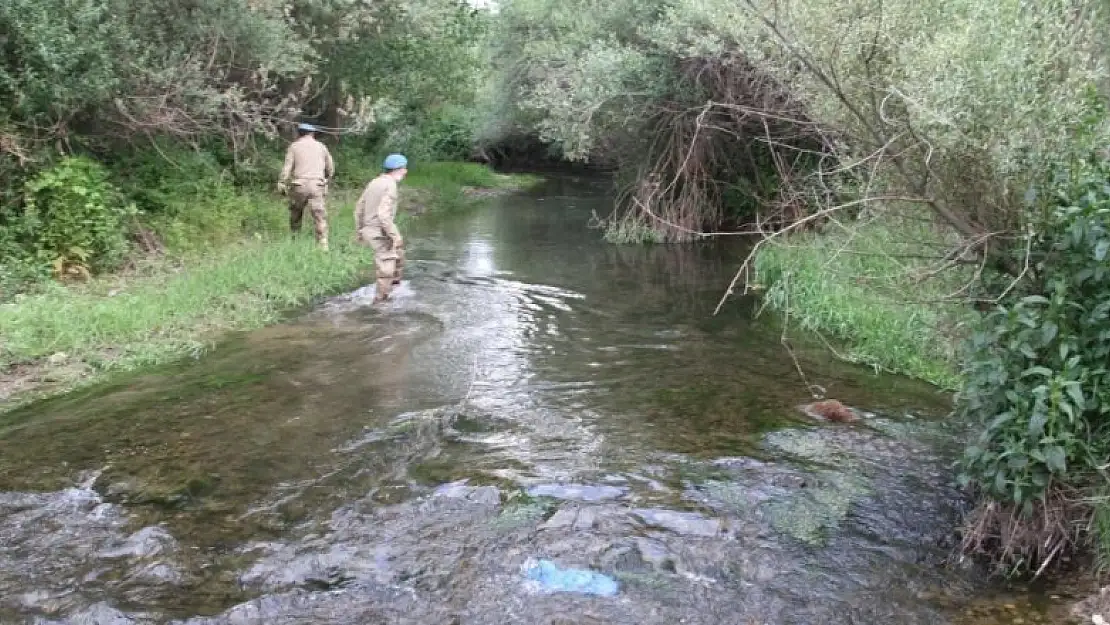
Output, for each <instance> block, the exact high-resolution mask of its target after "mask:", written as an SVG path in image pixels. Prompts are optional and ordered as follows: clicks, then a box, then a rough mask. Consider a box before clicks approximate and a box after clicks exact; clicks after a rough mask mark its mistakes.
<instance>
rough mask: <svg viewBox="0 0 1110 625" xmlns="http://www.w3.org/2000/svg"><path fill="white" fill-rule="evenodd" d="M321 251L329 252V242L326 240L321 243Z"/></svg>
mask: <svg viewBox="0 0 1110 625" xmlns="http://www.w3.org/2000/svg"><path fill="white" fill-rule="evenodd" d="M320 249H321V250H322V251H324V252H326V251H328V242H327V240H326V239H325V240H323V241H320Z"/></svg>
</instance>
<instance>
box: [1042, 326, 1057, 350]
mask: <svg viewBox="0 0 1110 625" xmlns="http://www.w3.org/2000/svg"><path fill="white" fill-rule="evenodd" d="M1059 331H1060V328H1058V327H1057V326H1056V324H1055V323H1052V322H1051V321H1047V322H1045V324H1044V325H1043V326H1041V340H1042V341H1044V343H1045V345H1047V344H1049V343H1051V342H1052V339H1054V338H1056V335H1057V334H1058V333H1059Z"/></svg>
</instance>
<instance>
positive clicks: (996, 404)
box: [959, 159, 1110, 512]
mask: <svg viewBox="0 0 1110 625" xmlns="http://www.w3.org/2000/svg"><path fill="white" fill-rule="evenodd" d="M1050 191H1051V194H1050V195H1048V197H1047V198H1046V199H1045V200H1044V202H1045V212H1046V215H1045V218H1044V220H1043V228H1042V229H1041V230H1039V231H1038V232H1036V233H1035V236H1034V237H1033V239H1032V240H1031V241H1030V255H1029V263H1030V264H1029V268H1030V271H1031V273H1032V276H1033V279H1032V280H1030V281H1029V282H1028V283H1027V284H1026V285H1022V286H1021V287H1020V288H1018V289H1015V290H1014V292H1013V295H1011V296H1009V297H1008V298H1007V299H1006V300H1005V301H1003V302H1002V304H1001V305H1000V306H999V307H998V308H997V309H996V310H994V311H993V312H991V313H990V314H988V315H986V317H985V318H984V319H983V321H982V325H981V327H980V328H979V329H978V331H977V332H976V333H975V334H974V336H973V337H972V339H971V341H970V344H969V351H968V356H967V360H966V374H965V375H966V380H967V381H966V384H965V386H964V389H963V391H962V393H961V394H960V398H959V406H960V411H961V412H962V414H964V415H965V416H967V417H971V418H974V419H977V420H978V421H979V422H980V423H981V425H982V431H981V434H980V436H979V438H978V440H977V441H976V443H975V444H974V445H971V446H969V447H968V448H967V450H966V452H965V454H964V457H963V461H962V473H961V476H960V479H961V481H962V482H963V483H964V484H971V485H974V486H975V487H976V488H977V489H978V490H980V491H981V492H983V493H984V494H986V495H988V496H989V497H991V498H993V499H996V500H1000V501H1003V502H1012V503H1013V504H1015V505H1017V506H1021V507H1023V508H1024V509H1025V510H1026V511H1027V512H1028V511H1030V510H1032V507H1033V502H1034V501H1036V500H1038V499H1039V498H1041V497H1042V496H1043V495H1044V493H1045V491H1046V489H1047V488H1048V487H1049V486H1050V485H1051V484H1052V483H1053V482H1054V481H1058V482H1063V483H1066V484H1070V485H1081V484H1082V483H1083V482H1084V481H1086V480H1088V479H1090V478H1091V476H1092V475H1093V474H1094V473H1096V472H1098V471H1101V470H1102V465H1103V464H1104V462H1105V459H1106V458H1107V456H1108V455H1110V437H1108V434H1110V431H1108V426H1110V163H1108V162H1107V161H1099V160H1097V159H1095V160H1093V161H1091V162H1086V163H1082V164H1080V165H1077V166H1075V167H1073V168H1071V169H1070V170H1068V171H1066V172H1064V173H1061V174H1060V175H1058V176H1056V177H1055V179H1054V181H1053V183H1052V185H1051V187H1050Z"/></svg>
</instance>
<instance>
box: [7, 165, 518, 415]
mask: <svg viewBox="0 0 1110 625" xmlns="http://www.w3.org/2000/svg"><path fill="white" fill-rule="evenodd" d="M519 183H520V180H519V179H517V178H516V177H509V176H502V175H499V174H496V173H494V172H492V171H489V170H488V169H486V168H484V167H482V166H480V165H474V164H463V163H429V164H425V165H421V166H420V167H419V168H417V167H414V169H413V174H412V175H411V176H410V177H409V178H408V179H407V180H406V182H405V183H404V186H403V187H402V200H404V199H405V198H406V196H407V197H409V198H411V197H412V196H418V197H423V198H426V199H427V201H429V202H430V205H429V207H428V208H429V210H432V211H439V210H440V209H441V205H440V204H439V200H441V199H442V198H444V197H450V196H454V195H458V196H459V197H463V196H462V191H461V189H462V186H463V185H466V186H473V187H478V188H484V189H490V188H509V187H512V186H514V185H517V184H519ZM360 191H361V189H360V188H349V189H344V190H341V191H338V192H335V193H333V194H332V195H331V196H330V198H329V214H330V215H329V229H330V236H329V239H330V241H331V243H332V245H331V250H330V251H329V252H322V251H320V250H319V249H317V247H316V245H315V243H314V241H313V237H312V234H311V229H312V226H311V220H310V218H309V217H308V216H306V217H305V219H306V220H307V223H306V224H305V225H304V227H303V228H304V231H303V232H302V234H301V235H300V236H299V237H296V238H294V237H292V236H290V234H289V232H288V225H287V221H286V215H287V212H286V208H285V203H284V202H283V201H282V200H281V199H280V198H278V197H277V196H276V195H272V194H268V193H265V192H257V191H256V192H240V194H239V195H237V196H233V197H230V198H228V199H229V200H230V201H229V202H227V203H224V204H222V205H220V206H216V207H213V206H210V205H209V202H208V201H201V200H198V202H197V203H196V204H195V206H194V207H193V208H192V209H191V210H187V211H184V212H183V213H182V214H181V215H180V216H179V217H178V218H177V219H176V220H175V221H172V222H168V223H160V224H157V227H158V229H159V230H160V231H163V232H167V231H168V232H171V233H177V234H178V235H179V236H180V237H181V240H179V241H176V243H175V246H174V247H175V253H174V254H172V255H167V256H163V257H160V258H156V259H147V260H145V261H143V262H141V263H140V264H139V266H137V267H136V268H135V269H133V270H131V271H129V272H127V273H121V274H115V275H107V276H103V277H99V278H97V279H94V280H92V281H91V282H89V283H85V284H80V285H74V286H68V287H67V286H62V285H60V284H53V285H50V286H48V287H47V288H45V289H43V290H42V291H40V292H36V293H34V294H28V295H23V296H17V297H16V298H14V299H12V300H10V301H7V302H4V303H2V304H0V337H3V338H2V340H0V384H2V381H3V380H2V377H3V376H2V374H3V372H4V371H5V370H10V369H11V368H12V367H13V366H14V365H17V364H23V365H27V364H30V365H33V366H37V367H41V368H43V370H44V371H49V370H50V369H51V368H58V369H62V368H63V366H67V365H68V366H69V367H70V369H77V370H80V371H82V374H81V375H82V377H84V378H85V379H90V378H94V377H96V376H97V375H98V374H101V373H104V372H108V371H117V370H130V369H136V368H139V367H144V366H149V365H152V364H157V363H161V362H165V361H168V360H172V359H175V358H178V357H180V356H183V355H189V354H194V355H195V354H199V353H201V352H203V351H205V350H206V349H208V348H209V347H211V346H212V345H213V344H214V343H215V342H216V341H217V340H219V338H220V337H221V336H222V335H223V334H224V333H226V332H228V331H232V330H247V329H253V328H258V327H261V326H264V325H267V324H271V323H274V322H275V321H278V320H280V319H281V318H282V316H283V315H285V314H286V313H288V312H289V311H290V310H291V309H295V308H297V307H299V306H303V305H306V304H308V303H310V302H312V301H313V300H315V299H317V298H320V297H323V296H326V295H328V294H331V293H335V292H337V291H340V290H342V289H345V288H352V287H354V286H356V285H357V284H359V283H360V281H368V280H369V279H370V276H372V266H373V254H372V253H371V252H370V251H369V250H368V249H367V248H364V247H361V246H359V245H357V244H355V243H354V235H353V229H354V224H353V216H352V212H353V205H354V201H355V200H356V199H357V197H358V194H359V192H360ZM452 206H456V205H452ZM210 209H216V210H218V211H222V213H226V215H225V217H218V216H217V217H216V218H215V223H213V221H211V220H209V221H205V214H199V215H197V214H194V213H197V212H202V211H209V210H210ZM222 213H221V214H222ZM231 232H235V233H236V234H237V235H238V237H237V238H236V240H234V241H233V242H230V243H229V242H228V241H227V239H228V238H229V237H230V234H229V233H231ZM48 363H49V364H48ZM2 390H3V389H2V388H0V391H2ZM2 395H3V393H2V392H0V397H2ZM0 406H2V403H0Z"/></svg>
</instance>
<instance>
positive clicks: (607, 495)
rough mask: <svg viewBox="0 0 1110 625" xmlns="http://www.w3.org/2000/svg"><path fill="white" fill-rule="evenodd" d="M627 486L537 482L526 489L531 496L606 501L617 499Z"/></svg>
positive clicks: (623, 493)
mask: <svg viewBox="0 0 1110 625" xmlns="http://www.w3.org/2000/svg"><path fill="white" fill-rule="evenodd" d="M627 492H628V488H626V487H619V486H607V485H601V486H595V485H590V484H539V485H537V486H533V487H531V488H529V489H528V494H529V495H531V496H532V497H551V498H553V499H565V500H569V501H606V500H610V499H619V498H621V497H623V496H624V495H625V494H626V493H627Z"/></svg>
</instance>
